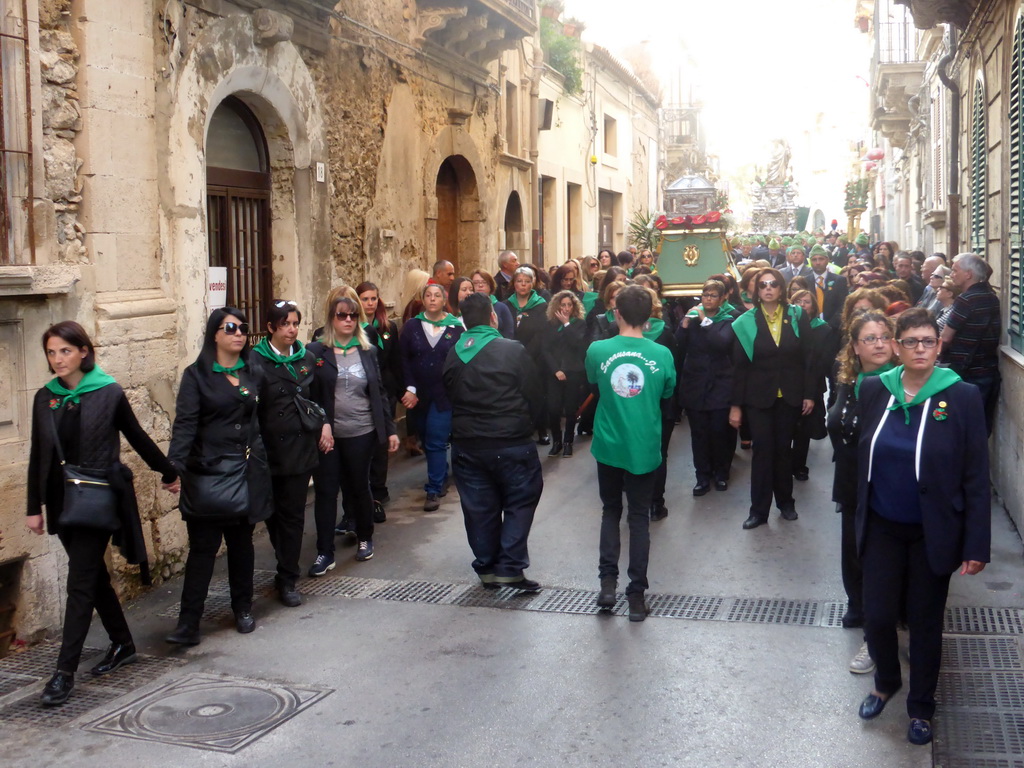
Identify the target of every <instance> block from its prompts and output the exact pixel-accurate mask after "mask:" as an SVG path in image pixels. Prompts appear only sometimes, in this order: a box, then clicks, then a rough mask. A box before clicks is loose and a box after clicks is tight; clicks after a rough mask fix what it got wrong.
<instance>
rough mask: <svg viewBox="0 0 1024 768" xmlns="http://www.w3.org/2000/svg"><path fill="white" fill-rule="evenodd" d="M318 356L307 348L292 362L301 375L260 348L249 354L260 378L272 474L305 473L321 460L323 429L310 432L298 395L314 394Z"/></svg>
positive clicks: (265, 442) (262, 426) (262, 430)
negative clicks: (301, 416) (302, 419)
mask: <svg viewBox="0 0 1024 768" xmlns="http://www.w3.org/2000/svg"><path fill="white" fill-rule="evenodd" d="M315 363H316V358H315V357H314V356H313V353H311V352H310V351H309V349H306V354H305V356H304V357H303V358H302V359H301V360H296V361H295V362H294V363H292V367H293V368H294V369H295V373H296V374H298V378H296V377H295V376H292V374H291V373H290V372H289V371H288V368H287V367H286V366H284V365H275V364H274V363H273V362H271V361H270V360H268V359H267V358H265V357H264V356H263V355H261V354H260V353H259V352H251V353H250V354H249V366H250V367H251V369H252V372H253V375H254V376H256V377H257V378H258V380H259V393H260V399H259V407H258V413H259V422H260V434H261V435H262V436H263V445H264V446H266V449H267V459H268V461H269V463H270V473H271V474H272V475H301V474H304V473H306V472H311V471H312V470H313V468H314V467H315V466H316V465H317V463H318V462H319V460H320V459H319V455H318V451H317V443H318V441H319V440H320V433H319V432H306V431H304V430H303V429H302V424H301V423H300V422H299V411H298V408H296V406H295V395H296V394H298V395H302V396H303V397H307V398H308V397H310V390H311V388H312V384H313V371H314V370H315Z"/></svg>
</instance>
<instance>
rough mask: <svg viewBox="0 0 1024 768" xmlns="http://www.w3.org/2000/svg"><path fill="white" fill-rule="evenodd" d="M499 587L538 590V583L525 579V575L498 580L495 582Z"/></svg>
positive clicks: (523, 590)
mask: <svg viewBox="0 0 1024 768" xmlns="http://www.w3.org/2000/svg"><path fill="white" fill-rule="evenodd" d="M497 584H498V586H499V587H508V588H509V589H516V590H519V591H520V592H540V583H539V582H536V581H533V580H532V579H527V578H526V577H525V576H524V577H523V578H521V579H517V580H515V581H499V582H497Z"/></svg>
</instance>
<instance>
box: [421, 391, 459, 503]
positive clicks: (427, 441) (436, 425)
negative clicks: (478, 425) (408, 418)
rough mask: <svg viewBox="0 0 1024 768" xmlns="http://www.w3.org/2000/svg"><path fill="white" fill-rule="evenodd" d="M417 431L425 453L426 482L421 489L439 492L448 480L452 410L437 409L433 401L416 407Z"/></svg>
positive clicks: (428, 491)
mask: <svg viewBox="0 0 1024 768" xmlns="http://www.w3.org/2000/svg"><path fill="white" fill-rule="evenodd" d="M416 410H417V411H418V413H419V424H417V432H419V434H420V439H421V440H422V441H423V452H424V453H425V454H427V483H426V485H424V486H423V490H424V491H426V492H427V493H434V494H440V493H441V491H443V490H444V485H445V483H446V482H448V437H449V435H451V431H452V412H451V411H439V410H438V409H437V405H436V404H435V403H431V404H430V407H429V408H426V409H425V408H417V409H416Z"/></svg>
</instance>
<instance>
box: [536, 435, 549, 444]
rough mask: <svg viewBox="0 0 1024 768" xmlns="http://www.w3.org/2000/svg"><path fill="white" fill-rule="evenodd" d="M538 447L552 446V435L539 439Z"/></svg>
mask: <svg viewBox="0 0 1024 768" xmlns="http://www.w3.org/2000/svg"><path fill="white" fill-rule="evenodd" d="M537 445H551V436H550V435H541V436H540V437H539V438H538V439H537Z"/></svg>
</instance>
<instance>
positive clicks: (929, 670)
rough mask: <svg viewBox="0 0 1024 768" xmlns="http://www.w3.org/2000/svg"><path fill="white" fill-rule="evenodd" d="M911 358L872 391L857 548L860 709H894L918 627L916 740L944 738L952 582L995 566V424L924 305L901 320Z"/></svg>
mask: <svg viewBox="0 0 1024 768" xmlns="http://www.w3.org/2000/svg"><path fill="white" fill-rule="evenodd" d="M895 335H896V338H895V341H894V342H893V349H894V351H895V352H896V354H897V356H898V357H899V361H900V365H899V366H897V367H896V368H893V369H892V370H891V371H887V372H885V373H883V374H881V375H880V376H878V377H876V378H873V379H866V380H864V382H863V383H862V384H861V388H860V397H859V399H860V420H861V423H860V439H859V442H858V465H857V516H856V530H857V548H858V552H859V554H860V557H861V563H862V565H863V569H864V630H865V636H866V637H867V641H868V650H869V651H870V653H871V658H873V659H874V660H875V663H876V665H877V666H876V668H875V681H874V682H875V685H874V689H873V690H872V691H871V693H870V694H868V696H867V697H866V698H865V699H864V701H863V702H861V705H860V709H859V714H860V716H861V717H862V718H864V719H865V720H870V719H872V718H874V717H877V716H878V715H880V714H881V713H882V710H883V709H884V708H885V705H886V704H887V703H888V701H889V699H890V698H892V696H893V695H894V694H895V693H896V692H897V691H898V690H899V689H900V687H901V686H902V683H903V679H902V671H901V669H900V658H899V648H898V646H899V643H898V641H897V636H896V625H897V623H898V621H899V618H900V614H901V610H902V609H903V607H904V606H905V610H906V618H907V626H908V628H909V630H910V658H911V659H912V660H913V663H912V664H911V666H910V691H909V693H908V695H907V714H908V715H909V716H910V723H909V726H908V728H907V740H908V741H910V743H912V744H927V743H928V742H930V741H931V739H932V727H931V720H932V716H933V715H934V713H935V688H936V685H937V684H938V679H939V665H940V662H941V659H942V625H943V619H944V616H945V610H946V596H947V594H948V591H949V580H950V577H951V576H952V574H953V572H954V571H956V570H957V569H959V571H960V574H961V575H973V574H977V573H980V572H981V570H982V569H984V567H985V564H986V563H987V562H988V561H989V548H990V537H991V528H990V526H991V515H992V506H991V501H992V500H991V492H990V486H989V461H988V431H987V429H986V426H985V409H984V404H983V402H982V398H981V393H980V392H979V391H978V389H977V387H975V386H973V385H971V384H967V383H966V382H963V381H961V380H960V377H959V376H958V375H957V374H956V373H955V372H954V371H952V370H951V369H949V368H937V367H936V366H935V361H936V360H937V359H938V357H939V354H940V353H941V351H942V342H941V340H940V338H939V329H938V327H937V325H936V323H935V318H934V317H933V316H932V315H931V314H930V313H929V312H928V311H927V310H926V309H921V308H915V309H909V310H907V311H906V312H904V313H903V314H902V315H900V318H899V320H897V321H896V334H895Z"/></svg>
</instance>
